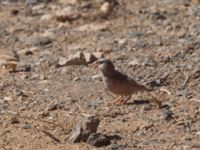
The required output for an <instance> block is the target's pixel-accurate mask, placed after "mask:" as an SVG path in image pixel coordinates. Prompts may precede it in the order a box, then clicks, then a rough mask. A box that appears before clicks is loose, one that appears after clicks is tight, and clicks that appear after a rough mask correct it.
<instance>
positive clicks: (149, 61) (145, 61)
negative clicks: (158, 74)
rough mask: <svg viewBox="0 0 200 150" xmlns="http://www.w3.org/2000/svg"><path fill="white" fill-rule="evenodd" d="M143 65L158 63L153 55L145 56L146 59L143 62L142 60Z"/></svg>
mask: <svg viewBox="0 0 200 150" xmlns="http://www.w3.org/2000/svg"><path fill="white" fill-rule="evenodd" d="M142 65H143V66H155V65H156V63H155V61H154V60H153V58H151V57H145V58H144V60H143V62H142Z"/></svg>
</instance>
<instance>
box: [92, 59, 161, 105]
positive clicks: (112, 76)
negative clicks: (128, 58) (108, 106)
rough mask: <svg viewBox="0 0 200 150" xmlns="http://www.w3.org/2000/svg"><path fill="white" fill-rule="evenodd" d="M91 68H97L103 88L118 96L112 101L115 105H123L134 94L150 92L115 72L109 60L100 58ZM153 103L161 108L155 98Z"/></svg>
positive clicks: (127, 77)
mask: <svg viewBox="0 0 200 150" xmlns="http://www.w3.org/2000/svg"><path fill="white" fill-rule="evenodd" d="M92 67H93V68H99V70H100V72H101V76H102V79H103V83H104V86H105V88H106V89H107V90H108V91H110V92H111V93H113V94H115V95H117V96H118V97H117V98H116V99H114V101H113V103H114V104H115V105H123V104H125V103H126V102H127V101H128V100H129V99H130V98H131V96H132V95H133V94H135V93H138V92H145V91H146V92H150V91H152V89H149V88H147V87H145V86H144V85H141V84H139V83H137V82H136V81H135V80H134V79H132V78H131V77H129V76H127V75H126V74H123V73H121V72H119V71H117V70H116V69H115V66H114V64H113V63H112V61H111V60H109V59H106V58H100V59H98V60H97V61H95V62H94V63H93V64H92ZM152 97H153V96H152ZM153 101H155V102H156V103H157V104H158V105H159V107H161V102H160V101H158V100H157V99H156V98H155V97H153Z"/></svg>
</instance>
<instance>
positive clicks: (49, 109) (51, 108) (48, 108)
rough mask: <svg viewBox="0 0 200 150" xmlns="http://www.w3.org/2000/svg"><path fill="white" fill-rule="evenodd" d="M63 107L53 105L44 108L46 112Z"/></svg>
mask: <svg viewBox="0 0 200 150" xmlns="http://www.w3.org/2000/svg"><path fill="white" fill-rule="evenodd" d="M63 107H64V106H63V105H62V104H53V105H50V106H48V107H47V108H46V111H54V110H57V109H62V108H63Z"/></svg>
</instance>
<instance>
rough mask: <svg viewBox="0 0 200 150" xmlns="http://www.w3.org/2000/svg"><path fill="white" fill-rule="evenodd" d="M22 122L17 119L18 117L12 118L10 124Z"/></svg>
mask: <svg viewBox="0 0 200 150" xmlns="http://www.w3.org/2000/svg"><path fill="white" fill-rule="evenodd" d="M18 123H20V121H19V120H18V119H17V117H15V116H14V117H11V118H10V124H18Z"/></svg>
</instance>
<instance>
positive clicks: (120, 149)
mask: <svg viewBox="0 0 200 150" xmlns="http://www.w3.org/2000/svg"><path fill="white" fill-rule="evenodd" d="M124 149H125V147H124V146H123V145H117V144H111V145H109V146H107V147H106V148H105V150H124Z"/></svg>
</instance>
